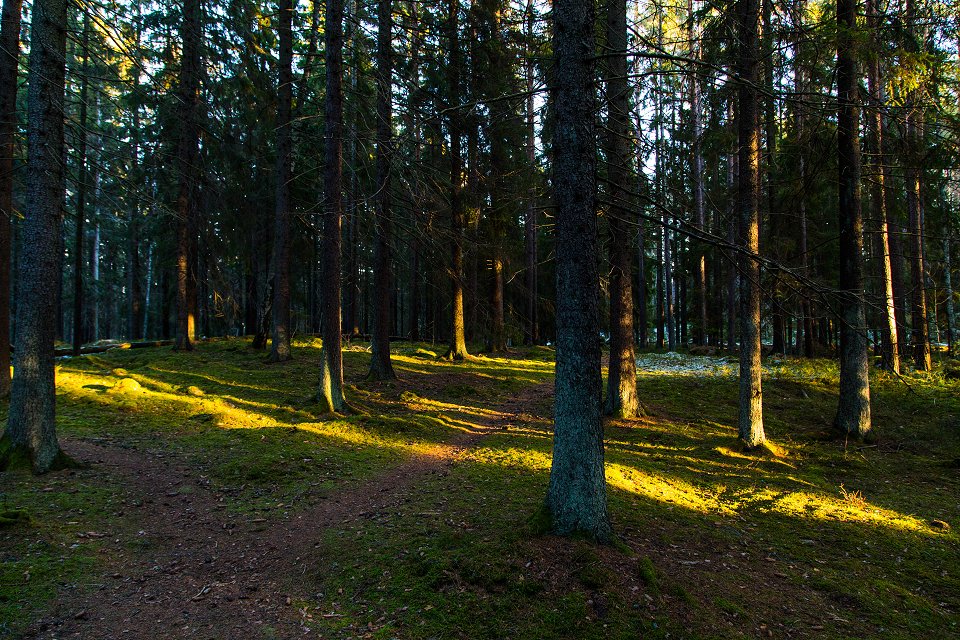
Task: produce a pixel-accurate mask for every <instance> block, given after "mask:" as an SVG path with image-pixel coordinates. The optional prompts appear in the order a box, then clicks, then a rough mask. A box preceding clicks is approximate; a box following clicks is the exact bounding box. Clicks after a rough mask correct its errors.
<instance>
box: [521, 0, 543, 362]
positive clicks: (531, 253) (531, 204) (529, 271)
mask: <svg viewBox="0 0 960 640" xmlns="http://www.w3.org/2000/svg"><path fill="white" fill-rule="evenodd" d="M533 25H534V9H533V0H527V8H526V27H527V33H526V35H527V37H528V38H531V39H532V38H533V37H534V30H533ZM526 81H527V91H528V92H529V94H528V95H527V100H526V110H527V148H526V152H527V170H528V171H529V172H530V176H531V178H530V188H529V189H528V190H527V210H526V213H525V215H524V220H523V235H524V250H525V258H526V260H525V266H526V271H525V274H524V275H525V285H526V289H527V335H526V342H527V344H531V345H533V344H538V343H539V342H540V322H539V318H538V317H537V316H538V311H539V304H538V298H539V295H538V291H537V284H538V281H539V278H538V277H537V269H538V267H539V260H538V258H537V187H536V184H535V182H534V179H535V178H534V176H535V175H536V174H535V171H536V162H537V156H536V121H535V116H534V108H533V86H534V66H533V59H532V58H528V59H527V63H526Z"/></svg>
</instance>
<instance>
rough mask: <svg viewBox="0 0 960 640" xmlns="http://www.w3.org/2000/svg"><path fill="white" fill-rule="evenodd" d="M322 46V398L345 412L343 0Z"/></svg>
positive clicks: (333, 2) (330, 17)
mask: <svg viewBox="0 0 960 640" xmlns="http://www.w3.org/2000/svg"><path fill="white" fill-rule="evenodd" d="M324 45H325V48H324V51H325V54H324V55H325V58H326V63H327V94H326V96H325V106H324V119H325V121H326V156H325V160H326V164H325V166H324V183H325V188H324V192H325V194H326V210H325V212H324V226H323V347H322V349H321V354H320V394H319V401H320V404H321V405H322V406H323V408H324V409H325V410H327V411H342V410H343V409H344V408H345V406H346V401H345V399H344V397H343V351H342V348H341V340H342V336H341V330H340V327H341V324H340V322H341V318H340V312H341V301H340V276H341V273H340V233H341V226H342V222H343V0H326V21H325V29H324Z"/></svg>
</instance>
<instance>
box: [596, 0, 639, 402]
mask: <svg viewBox="0 0 960 640" xmlns="http://www.w3.org/2000/svg"><path fill="white" fill-rule="evenodd" d="M606 14H607V15H606V21H607V25H606V51H605V52H604V53H605V58H604V59H605V63H604V65H603V74H604V83H605V85H606V92H607V127H606V129H607V130H606V134H607V135H606V140H605V142H606V144H605V147H606V149H605V156H606V161H607V187H608V188H607V193H608V194H609V197H610V204H609V222H608V229H609V232H610V244H609V251H610V267H611V271H610V362H609V366H608V368H607V401H606V406H605V408H604V412H605V413H606V414H607V415H611V416H616V417H618V418H634V417H636V416H637V413H638V408H639V407H638V405H639V402H638V400H637V357H636V350H635V349H634V344H633V340H634V335H633V286H632V281H633V260H632V259H631V257H632V255H631V247H630V230H631V227H632V225H633V224H634V222H635V220H634V219H633V216H632V215H631V207H630V199H629V189H626V188H625V187H626V185H628V184H629V182H630V181H629V178H630V155H631V154H630V119H629V108H630V105H629V99H628V96H629V94H628V92H629V86H628V82H627V5H626V1H625V0H607V2H606Z"/></svg>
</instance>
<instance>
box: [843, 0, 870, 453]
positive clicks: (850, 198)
mask: <svg viewBox="0 0 960 640" xmlns="http://www.w3.org/2000/svg"><path fill="white" fill-rule="evenodd" d="M837 34H838V35H837V98H838V101H839V112H838V115H837V149H838V159H839V163H838V168H839V181H840V184H839V187H840V188H839V191H840V204H839V213H840V219H839V226H840V287H839V294H840V300H839V303H840V305H839V306H840V396H839V405H838V407H837V417H836V418H835V419H834V428H835V429H837V430H838V431H839V432H840V433H842V434H844V435H850V436H854V437H857V438H862V437H863V436H865V435H866V434H867V433H868V432H869V431H870V377H869V371H870V361H869V353H868V344H869V343H868V341H867V323H866V317H865V313H864V308H863V265H862V262H861V261H862V256H863V213H862V211H861V205H860V135H859V120H860V116H859V112H860V109H859V108H858V106H857V91H858V86H857V77H858V76H857V52H856V46H857V44H856V37H857V2H856V0H838V2H837Z"/></svg>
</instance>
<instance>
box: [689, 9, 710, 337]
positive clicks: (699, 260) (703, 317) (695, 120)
mask: <svg viewBox="0 0 960 640" xmlns="http://www.w3.org/2000/svg"><path fill="white" fill-rule="evenodd" d="M694 7H695V3H694V0H687V12H688V13H689V15H690V23H689V31H688V33H689V38H690V58H691V59H692V60H694V61H697V60H699V57H700V46H699V44H698V43H697V30H696V26H695V23H696V20H695V14H694ZM698 73H700V69H699V68H698V66H697V65H696V64H692V65H691V66H690V74H689V76H688V78H687V80H688V82H689V85H690V117H691V120H692V123H691V126H692V127H693V141H692V145H691V146H692V148H691V152H690V160H691V163H690V179H691V182H692V183H693V184H692V188H693V214H694V219H695V221H696V225H697V228H698V229H699V230H701V231H703V230H704V229H705V227H706V225H707V209H706V205H705V203H704V188H703V173H704V172H703V124H702V122H701V120H700V80H699V78H698V77H697V74H698ZM694 246H695V253H694V255H693V262H694V272H693V301H694V317H693V319H694V322H693V342H694V344H697V345H705V344H707V330H708V326H709V322H708V320H707V253H706V251H705V250H704V247H703V245H702V244H701V243H700V242H695V243H694Z"/></svg>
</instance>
